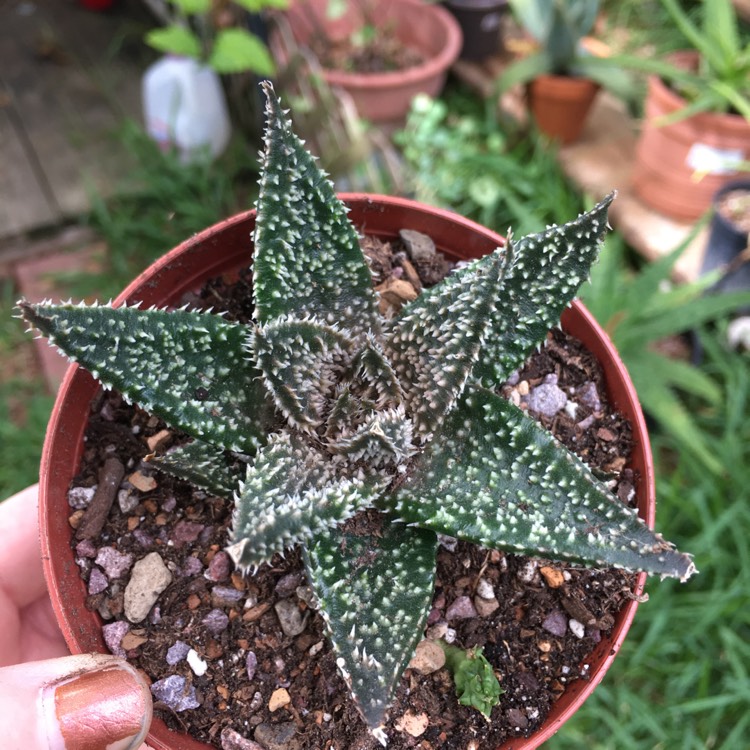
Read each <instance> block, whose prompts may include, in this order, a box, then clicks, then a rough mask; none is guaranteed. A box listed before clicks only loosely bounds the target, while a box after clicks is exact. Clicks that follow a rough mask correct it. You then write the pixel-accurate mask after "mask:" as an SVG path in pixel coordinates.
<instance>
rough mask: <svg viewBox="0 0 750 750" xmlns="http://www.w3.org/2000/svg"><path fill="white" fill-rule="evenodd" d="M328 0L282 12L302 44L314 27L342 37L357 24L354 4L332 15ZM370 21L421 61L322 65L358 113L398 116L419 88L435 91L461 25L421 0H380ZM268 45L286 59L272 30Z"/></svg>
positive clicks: (456, 47) (378, 118) (389, 119)
mask: <svg viewBox="0 0 750 750" xmlns="http://www.w3.org/2000/svg"><path fill="white" fill-rule="evenodd" d="M327 6H328V0H297V1H296V2H294V3H292V4H291V6H290V8H289V9H288V10H287V11H286V18H287V21H288V22H289V25H290V27H291V29H292V33H293V34H294V37H295V39H296V40H297V43H298V44H300V45H302V46H306V45H307V44H308V43H309V41H310V38H311V37H312V36H313V34H315V32H316V28H320V27H324V28H325V30H326V34H327V35H328V36H329V37H330V38H331V39H334V40H336V39H345V38H346V37H347V36H349V35H350V34H351V33H352V31H354V30H356V29H357V28H358V27H359V26H361V24H362V20H363V19H362V17H361V13H360V9H359V8H358V7H357V4H356V3H351V4H350V7H349V9H348V10H347V12H346V14H345V15H344V16H343V17H342V18H340V19H337V20H336V21H331V20H329V19H327V18H326V8H327ZM376 10H377V15H376V19H375V20H376V21H377V24H378V27H379V28H382V29H383V30H382V31H379V32H378V33H389V34H390V33H392V34H395V35H396V37H397V38H398V40H399V41H400V42H401V44H402V45H404V46H406V47H411V48H413V49H416V50H418V51H419V52H420V53H421V55H422V57H423V59H424V62H423V63H422V64H420V65H415V66H414V67H411V68H407V69H405V70H399V71H393V72H386V73H347V72H345V71H341V70H331V69H324V70H323V75H324V77H325V79H326V81H327V82H328V84H329V85H330V86H334V87H338V88H342V89H344V90H345V91H347V92H348V93H349V95H350V96H351V97H352V99H353V101H354V104H355V105H356V107H357V112H358V113H359V115H360V117H362V118H363V119H365V120H369V121H370V122H373V123H386V124H396V123H400V122H403V121H404V120H405V118H406V115H407V113H408V111H409V107H410V106H411V100H412V99H413V98H414V96H416V95H417V94H419V93H425V94H429V95H430V96H437V94H439V93H440V91H441V90H442V88H443V85H444V84H445V78H446V75H447V73H448V68H449V67H450V66H451V65H452V64H453V62H454V61H455V60H456V58H457V57H458V54H459V52H460V51H461V42H462V37H461V28H460V26H459V25H458V22H457V21H456V19H455V18H453V16H451V14H450V13H448V11H447V10H445V8H441V7H440V6H438V5H431V4H428V3H425V2H422V0H381V2H378V3H377V8H376ZM270 46H271V51H272V52H273V54H274V57H275V58H276V60H277V61H278V62H279V63H280V65H281V66H282V67H283V66H285V65H286V64H287V63H288V62H289V60H288V58H287V53H286V51H285V50H284V47H283V45H282V44H280V42H279V39H278V36H277V35H275V34H272V35H271V38H270Z"/></svg>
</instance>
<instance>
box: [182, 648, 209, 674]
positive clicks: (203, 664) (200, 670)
mask: <svg viewBox="0 0 750 750" xmlns="http://www.w3.org/2000/svg"><path fill="white" fill-rule="evenodd" d="M185 661H187V663H188V666H189V667H190V669H192V670H193V673H194V674H195V675H196V676H197V677H203V675H204V674H206V672H207V670H208V662H207V661H205V659H201V657H200V655H199V654H198V652H197V651H196V650H195V649H194V648H191V649H190V650H189V651H188V652H187V656H186V657H185Z"/></svg>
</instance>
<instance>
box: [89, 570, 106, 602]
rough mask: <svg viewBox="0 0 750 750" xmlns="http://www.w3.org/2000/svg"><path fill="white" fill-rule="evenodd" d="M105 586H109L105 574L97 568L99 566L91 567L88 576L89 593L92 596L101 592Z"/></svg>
mask: <svg viewBox="0 0 750 750" xmlns="http://www.w3.org/2000/svg"><path fill="white" fill-rule="evenodd" d="M107 586H109V581H108V580H107V576H105V575H104V573H102V571H101V570H99V568H92V569H91V575H90V576H89V586H88V592H89V594H91V595H92V596H93V595H94V594H101V593H102V591H104V590H105V589H106V588H107Z"/></svg>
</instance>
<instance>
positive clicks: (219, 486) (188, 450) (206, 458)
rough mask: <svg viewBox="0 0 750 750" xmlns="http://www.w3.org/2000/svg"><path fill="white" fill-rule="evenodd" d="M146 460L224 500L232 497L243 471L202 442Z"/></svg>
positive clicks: (237, 461) (241, 466) (243, 469)
mask: <svg viewBox="0 0 750 750" xmlns="http://www.w3.org/2000/svg"><path fill="white" fill-rule="evenodd" d="M148 460H149V463H152V464H153V465H154V466H156V468H157V469H159V470H160V471H164V472H166V473H167V474H171V475H172V476H173V477H177V478H178V479H182V480H184V481H186V482H190V484H192V485H195V486H196V487H199V488H200V489H202V490H206V491H207V492H210V493H212V494H214V495H218V496H219V497H226V498H231V497H232V495H233V494H234V492H235V491H236V490H237V488H238V487H239V484H240V481H241V480H242V478H243V477H244V476H245V471H246V467H245V464H244V463H243V462H242V461H240V460H236V461H234V462H231V459H229V458H228V457H227V454H226V453H225V452H224V450H222V449H221V448H219V447H218V446H216V445H211V444H210V443H206V442H204V441H202V440H193V441H192V442H190V443H185V444H184V445H180V446H178V447H177V448H173V449H172V450H170V451H168V452H167V453H165V454H163V455H161V456H150V457H149V458H148Z"/></svg>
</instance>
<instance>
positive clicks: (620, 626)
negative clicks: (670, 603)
mask: <svg viewBox="0 0 750 750" xmlns="http://www.w3.org/2000/svg"><path fill="white" fill-rule="evenodd" d="M339 197H340V198H341V199H342V200H343V201H344V202H345V203H346V204H347V205H348V206H349V207H350V217H351V214H356V215H359V216H361V217H362V218H363V219H364V220H363V221H362V220H359V219H357V218H355V219H354V223H355V225H356V226H357V228H358V229H359V228H362V229H363V230H364V231H368V232H372V233H375V234H377V233H378V232H377V231H376V230H375V229H373V228H372V227H370V228H368V227H367V220H366V219H367V217H372V218H375V217H377V215H378V214H384V213H386V211H389V212H391V211H392V212H395V213H396V214H399V216H400V214H404V215H407V214H409V221H410V223H409V226H410V227H415V228H417V229H419V228H420V226H422V227H424V228H426V226H427V225H430V226H432V227H433V231H435V230H434V226H435V224H437V225H438V226H439V227H440V226H443V227H446V228H448V230H450V228H451V227H452V228H453V229H452V231H453V232H456V233H458V234H459V235H460V234H466V233H467V232H469V233H472V235H473V237H472V239H473V240H476V241H477V244H476V246H472V247H471V250H470V252H472V253H475V254H476V253H477V252H479V253H481V254H485V253H486V252H491V251H492V250H493V249H494V248H495V247H497V246H502V245H503V244H504V242H505V240H504V238H503V237H501V236H500V235H498V234H497V233H495V232H492V231H491V230H489V229H487V228H485V227H483V226H481V225H479V224H477V223H476V222H473V221H471V220H469V219H465V218H463V217H461V216H459V215H458V214H455V213H453V212H451V211H448V210H445V209H440V208H434V207H431V206H427V205H425V204H422V203H419V202H417V201H413V200H410V199H406V198H397V197H391V196H382V195H374V194H364V193H340V194H339ZM254 214H255V211H254V210H250V211H245V212H242V213H239V214H236V215H235V216H233V217H230V218H228V219H225V220H223V221H221V222H218V223H217V224H214V225H213V226H211V227H208V228H207V229H205V230H203V231H202V232H200V233H198V234H197V235H195V236H193V237H191V238H190V239H188V240H185V241H184V242H182V243H181V244H180V245H178V246H177V247H175V248H173V249H172V250H170V251H169V252H167V253H166V254H165V255H164V256H162V257H161V258H160V259H159V260H157V261H156V262H155V263H153V264H152V265H151V266H149V267H148V268H147V269H146V270H144V271H143V272H142V273H141V274H140V275H139V276H138V277H137V278H136V279H135V280H134V281H133V282H131V284H129V285H128V286H127V287H126V288H125V290H124V291H123V292H122V293H121V294H120V295H118V297H117V298H116V299H115V301H114V304H115V305H119V304H122V303H123V302H124V301H126V300H130V301H134V300H135V299H136V298H137V299H142V298H143V297H144V296H145V297H149V296H154V295H157V294H158V291H157V285H158V283H159V278H158V277H160V276H164V274H167V275H171V276H172V277H173V278H175V279H179V281H180V282H181V286H180V289H179V290H178V291H176V292H174V293H173V294H172V298H171V299H169V298H167V301H166V302H163V303H162V304H169V302H170V301H171V302H176V301H177V297H178V296H179V295H181V294H182V293H183V292H184V291H185V290H186V289H188V288H190V287H191V285H192V287H193V288H194V286H195V284H196V283H198V280H199V279H205V278H207V277H209V276H210V275H216V274H219V273H222V272H223V271H226V270H228V268H229V266H230V265H231V267H232V268H236V267H237V265H238V264H237V262H236V258H235V256H234V255H232V256H231V257H232V259H233V262H232V263H231V264H227V263H226V262H225V263H224V266H225V267H222V260H221V258H220V257H219V258H217V257H216V256H217V254H214V256H213V257H212V258H211V266H210V267H209V268H208V269H205V270H202V271H201V272H200V273H198V272H193V273H192V274H188V275H185V270H186V267H187V261H189V260H190V257H191V256H192V255H193V254H199V252H200V250H201V249H202V248H204V246H205V245H207V244H213V240H215V239H216V238H217V236H218V237H220V236H221V234H222V233H223V232H225V231H227V230H232V229H234V230H236V229H237V228H239V227H241V226H243V224H245V223H247V222H251V223H253V224H254ZM411 214H414V216H412V215H411ZM412 219H413V220H412ZM402 226H403V225H402ZM380 234H381V235H382V236H394V234H395V233H394V232H392V231H390V230H388V229H386V230H382V231H381V232H380ZM435 237H436V245H437V246H438V249H440V250H443V251H446V252H448V253H449V254H453V255H454V256H456V255H457V251H456V250H455V249H453V250H451V249H447V248H446V247H445V244H444V240H442V237H443V235H442V233H441V231H440V229H438V230H437V231H436V232H435ZM454 241H455V239H454ZM161 297H162V298H164V297H165V295H161ZM575 327H580V328H582V329H585V330H586V332H587V335H588V336H589V337H590V341H588V342H584V343H585V344H586V346H587V347H588V348H589V349H590V350H591V352H592V353H593V354H594V355H595V356H596V357H597V360H598V361H599V363H600V364H601V365H602V367H603V369H605V378H606V381H607V391H608V395H609V396H612V394H611V393H610V391H611V389H612V387H613V384H616V385H617V386H618V387H619V388H622V389H623V391H624V393H623V394H622V398H624V401H619V402H618V401H617V400H616V399H615V398H613V401H615V403H616V405H617V407H618V408H619V409H620V410H621V411H623V412H626V413H627V415H628V418H629V419H630V420H631V422H632V424H633V431H634V437H635V436H637V439H636V442H635V445H634V449H633V455H632V456H631V462H633V459H634V458H636V453H637V455H638V456H639V457H640V458H638V459H637V460H638V461H640V462H641V466H640V469H639V470H640V472H641V477H640V484H639V487H638V497H639V514H640V515H641V517H642V518H643V519H644V520H645V521H646V523H647V524H648V525H649V527H651V528H653V525H654V515H655V488H654V467H653V459H652V456H651V449H650V443H649V438H648V432H647V429H646V423H645V419H644V416H643V413H642V411H641V408H640V404H639V402H638V398H637V395H636V393H635V388H634V387H633V384H632V382H631V381H630V378H629V376H628V374H627V370H626V369H625V366H624V364H623V363H622V361H621V360H620V357H619V355H618V354H617V352H616V350H615V348H614V345H613V344H612V342H611V341H610V339H609V338H608V336H607V335H606V333H605V332H604V331H603V329H601V327H600V326H599V325H598V324H597V323H596V321H595V320H594V318H593V316H592V315H591V313H590V312H589V311H588V310H587V309H586V308H585V306H584V305H583V304H582V303H581V302H580V301H578V300H575V301H574V302H573V303H572V305H571V306H570V308H569V309H568V310H566V311H565V313H564V315H563V328H565V329H568V330H570V329H571V328H575ZM573 335H577V334H576V333H575V332H573ZM604 360H607V362H606V363H605V361H604ZM605 365H607V366H609V367H610V368H611V369H607V367H606V366H605ZM97 390H98V385H97V384H96V383H95V381H94V380H93V378H92V377H91V375H90V374H89V373H88V372H86V371H84V370H83V369H81V368H79V367H78V365H75V364H73V365H71V366H70V367H69V368H68V370H67V372H66V375H65V378H64V380H63V383H62V385H61V386H60V390H59V391H58V394H57V398H56V400H55V405H54V407H53V410H52V415H51V418H50V422H49V426H48V428H47V436H46V438H45V443H44V449H43V455H42V462H41V467H40V486H39V514H40V515H39V519H40V536H41V546H42V562H43V568H44V575H45V579H46V581H47V586H48V589H49V592H50V598H51V600H52V605H53V609H54V613H55V618H56V620H57V623H58V626H59V627H60V628H61V630H62V632H63V635H64V637H65V640H66V642H67V643H68V646H69V648H70V649H71V652H72V653H82V652H85V651H90V650H91V646H90V644H87V643H86V641H85V637H86V636H85V633H84V631H85V627H86V624H85V622H81V618H83V619H84V620H87V621H89V622H92V621H93V620H92V618H93V619H95V620H96V622H97V625H96V627H97V628H98V630H97V633H98V639H99V643H100V645H101V644H102V637H101V624H102V623H101V618H100V617H99V615H98V613H93V612H89V611H88V610H84V611H80V610H78V609H76V606H77V605H76V604H75V603H72V602H71V601H70V600H69V598H68V597H67V596H66V594H65V592H63V591H62V589H61V586H62V585H64V581H65V580H70V581H72V583H71V586H74V587H77V590H78V591H79V593H81V592H82V594H81V595H82V596H83V600H84V601H85V596H86V593H85V590H84V586H83V581H82V579H81V578H80V575H79V569H78V567H77V565H76V564H75V561H74V559H73V554H72V550H71V548H70V544H69V542H68V543H67V544H66V545H65V549H63V550H62V552H61V550H60V548H59V546H57V545H56V543H55V541H54V540H53V534H54V533H55V530H54V529H53V528H52V526H53V524H54V522H55V518H56V517H57V520H58V526H62V527H63V528H64V533H67V537H68V539H69V538H70V527H69V525H68V519H67V515H66V516H65V517H64V518H62V519H60V518H59V515H60V511H59V510H58V512H57V513H56V514H55V513H51V512H50V509H51V508H54V503H53V497H52V496H53V495H54V494H55V491H57V492H58V494H59V492H60V490H54V489H53V488H51V487H50V483H51V482H53V481H56V480H57V481H59V474H58V473H57V472H56V468H57V467H56V463H60V459H59V455H58V454H59V453H63V454H64V455H63V457H62V461H63V462H64V465H65V467H68V466H69V464H70V463H71V462H72V461H75V462H76V466H77V465H78V461H80V455H81V453H82V430H81V432H79V433H75V431H69V430H68V429H67V428H66V426H65V424H64V421H65V420H64V419H63V417H64V416H67V412H68V410H71V411H74V412H75V414H76V416H78V415H80V411H81V409H80V406H78V405H76V404H75V403H74V401H75V399H76V398H78V399H79V400H80V398H85V409H86V415H85V418H84V419H83V426H84V427H85V423H86V422H87V420H88V408H89V402H90V400H91V397H92V396H93V394H94V393H96V391H97ZM56 459H57V461H56ZM71 476H72V474H71V471H70V470H68V471H67V473H66V474H65V475H64V476H63V477H62V478H63V479H65V480H66V481H69V480H70V478H71ZM65 487H66V488H67V484H66V485H65ZM65 494H66V495H67V490H65ZM63 501H64V502H65V503H66V502H67V499H66V497H65V498H63ZM57 533H58V534H59V533H60V532H59V530H58V531H57ZM60 581H62V582H63V583H62V584H61V583H60ZM645 581H646V574H645V573H640V574H638V576H637V577H636V584H635V588H634V592H633V593H634V598H633V599H632V600H631V601H629V602H627V603H626V604H625V605H624V606H623V607H622V609H621V610H620V612H619V613H618V615H617V619H616V622H615V625H614V626H613V629H612V632H611V633H610V634H609V635H608V636H607V637H606V638H602V641H601V642H600V643H599V644H598V645H597V646H596V647H595V649H594V651H592V653H591V654H590V656H589V659H588V663H589V664H596V665H597V666H596V668H595V669H594V670H592V671H591V674H590V675H589V679H588V681H584V680H581V679H578V680H575V681H573V682H571V683H570V684H569V685H567V686H566V690H565V692H564V693H563V694H562V696H561V697H560V698H559V699H558V700H557V701H555V703H553V705H552V708H551V711H550V714H549V716H548V718H547V720H546V721H545V722H544V724H542V726H541V727H540V728H539V729H538V730H537V731H536V732H535V733H534V734H532V735H531V736H530V737H528V738H509V739H508V740H506V741H505V743H504V744H503V745H502V746H501V747H500V748H498V750H521V749H523V750H533V748H536V747H538V746H539V745H541V744H542V743H543V742H545V741H546V740H548V739H549V738H550V737H551V736H552V735H553V734H555V733H556V732H557V731H558V730H559V729H560V727H561V726H562V725H563V724H564V722H565V721H567V720H568V719H569V718H570V717H571V716H572V715H573V714H574V713H575V712H576V711H577V710H578V708H579V707H580V706H581V705H582V704H583V703H584V701H585V700H586V699H587V698H588V697H589V695H590V694H591V693H592V692H593V690H594V688H595V687H596V686H597V685H598V684H599V683H600V682H601V680H602V679H603V677H604V675H605V674H606V672H607V671H608V669H609V667H610V666H611V664H612V662H613V660H614V658H615V656H616V655H617V653H618V652H619V650H620V647H621V646H622V643H623V641H624V639H625V636H626V634H627V632H628V630H629V628H630V625H631V623H632V621H633V618H634V616H635V612H636V610H637V608H638V604H639V601H638V598H639V597H640V595H641V594H642V593H643V589H644V585H645ZM81 642H83V643H84V645H83V646H82V645H81ZM147 741H148V742H149V744H151V745H152V746H153V747H154V748H157V750H169V748H175V747H181V748H183V749H184V750H206V748H208V747H209V746H208V745H205V744H204V743H202V742H199V741H198V740H194V739H193V738H191V737H187V736H186V735H184V734H177V733H174V732H171V731H170V730H168V729H167V727H166V725H165V724H164V723H163V722H161V721H160V720H158V719H155V720H154V722H153V724H152V728H151V731H150V733H149V737H148V740H147Z"/></svg>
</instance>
